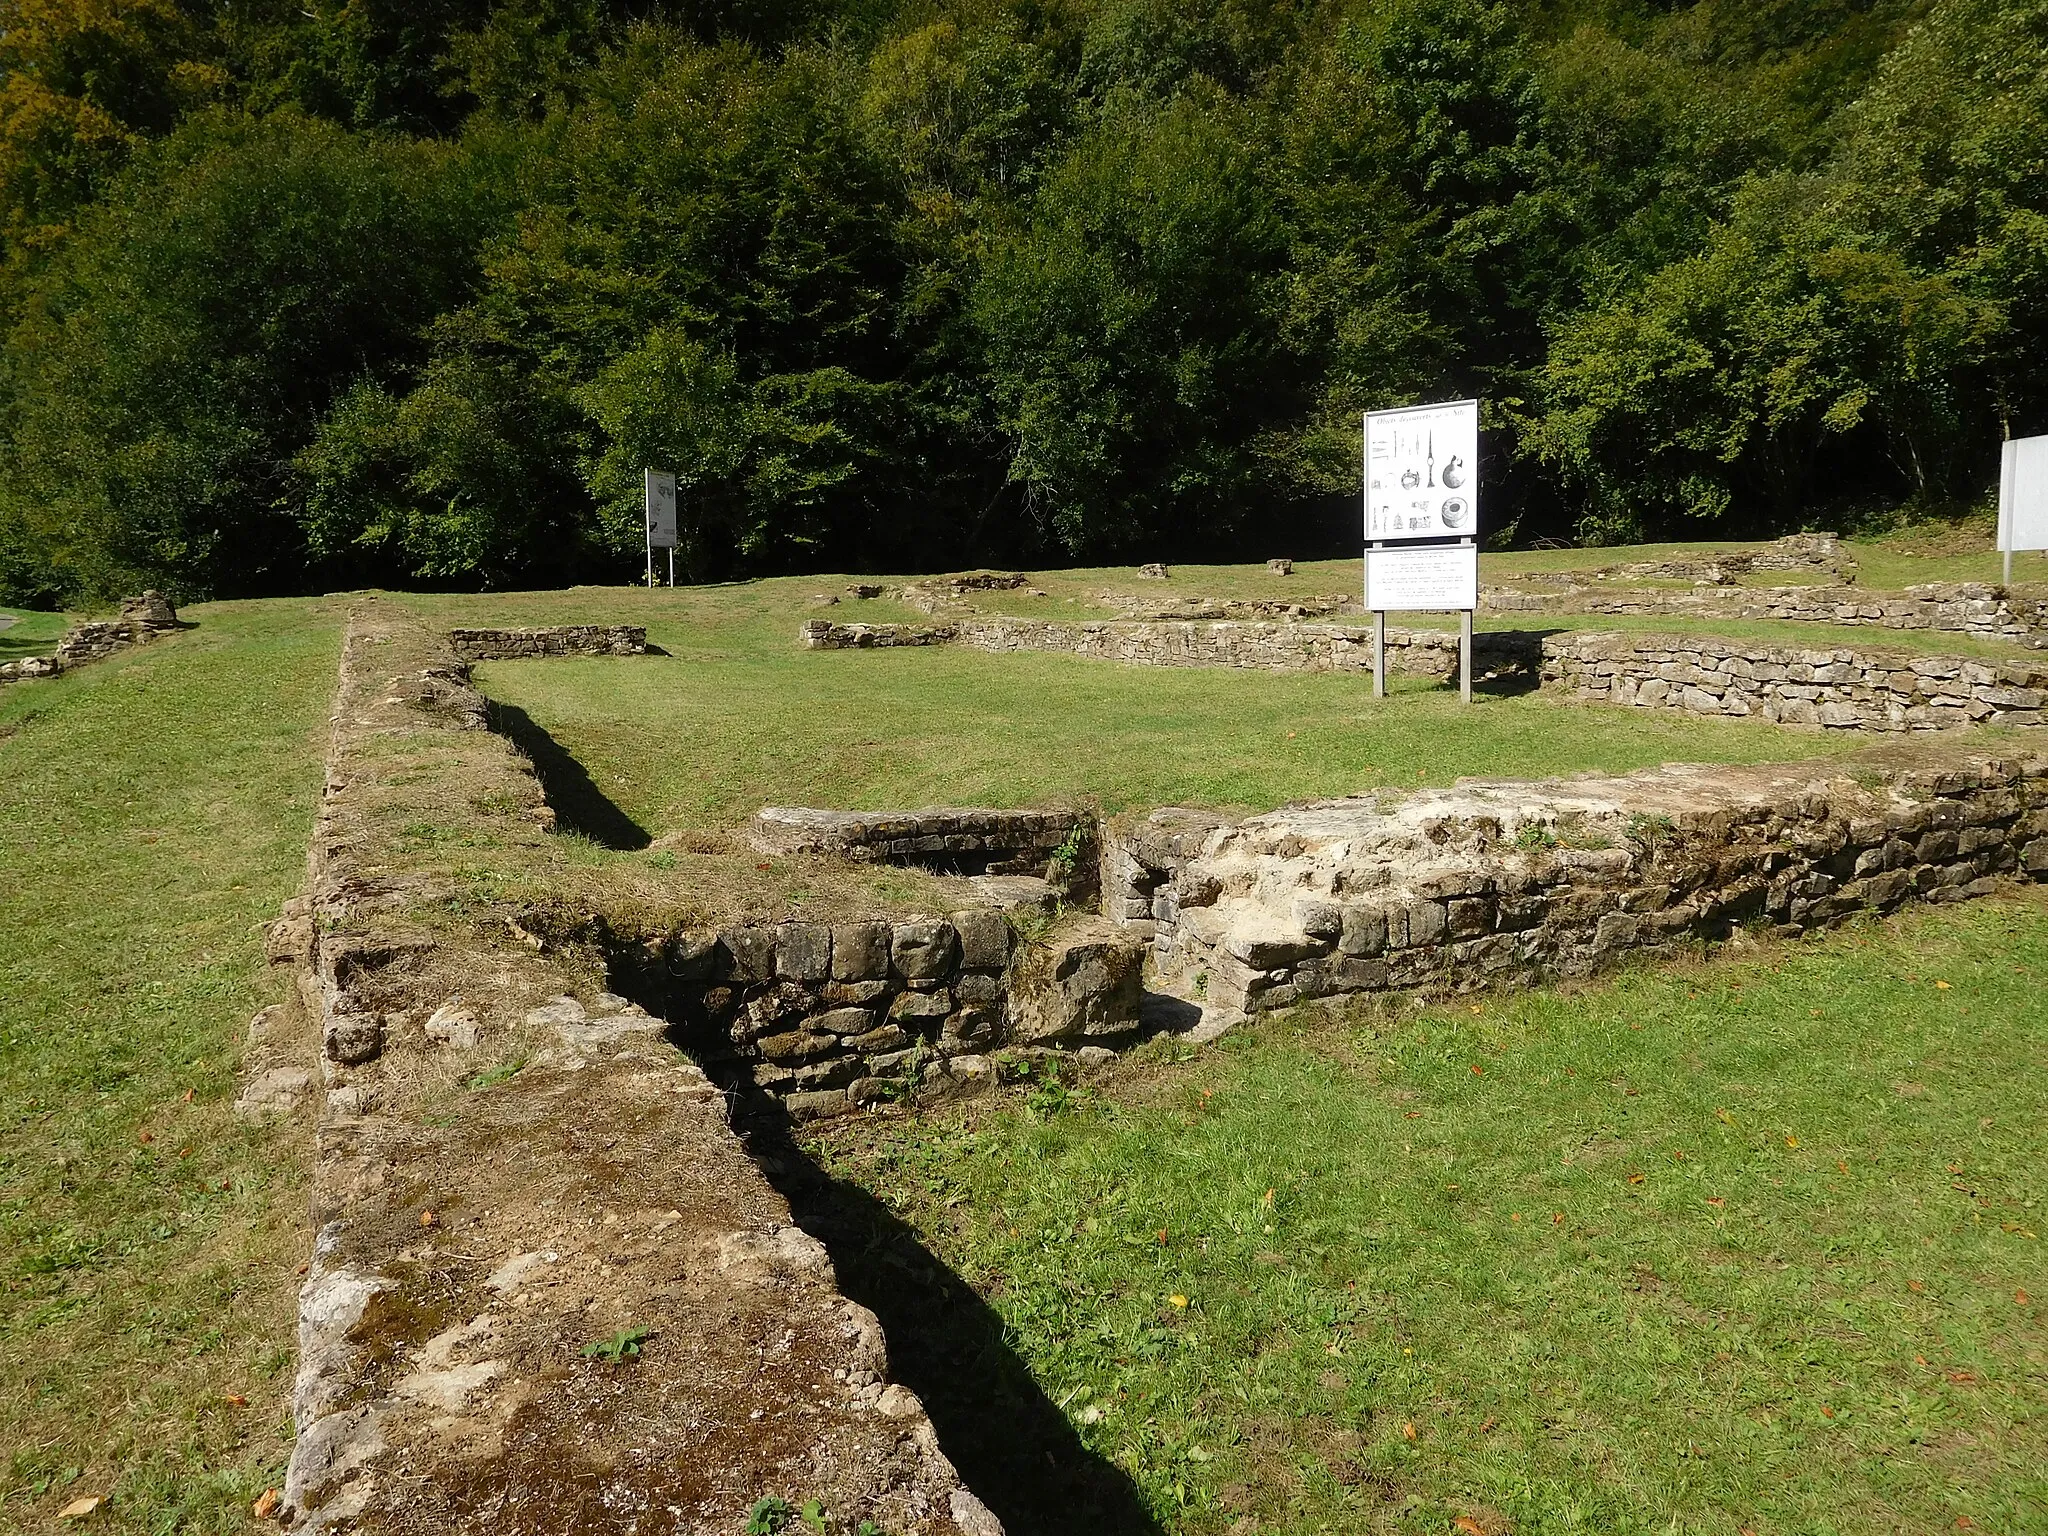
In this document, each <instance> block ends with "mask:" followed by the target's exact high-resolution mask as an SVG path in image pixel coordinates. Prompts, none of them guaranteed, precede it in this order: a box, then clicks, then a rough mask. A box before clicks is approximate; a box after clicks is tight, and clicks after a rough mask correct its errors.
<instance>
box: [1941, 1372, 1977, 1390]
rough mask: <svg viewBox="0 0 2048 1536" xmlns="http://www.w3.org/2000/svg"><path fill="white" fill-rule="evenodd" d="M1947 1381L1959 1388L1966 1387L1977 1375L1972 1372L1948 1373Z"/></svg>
mask: <svg viewBox="0 0 2048 1536" xmlns="http://www.w3.org/2000/svg"><path fill="white" fill-rule="evenodd" d="M1948 1379H1949V1380H1950V1381H1952V1382H1954V1383H1955V1384H1956V1385H1957V1386H1959V1387H1967V1386H1969V1385H1970V1383H1971V1382H1973V1381H1975V1380H1976V1379H1977V1373H1976V1372H1974V1371H1950V1372H1949V1373H1948Z"/></svg>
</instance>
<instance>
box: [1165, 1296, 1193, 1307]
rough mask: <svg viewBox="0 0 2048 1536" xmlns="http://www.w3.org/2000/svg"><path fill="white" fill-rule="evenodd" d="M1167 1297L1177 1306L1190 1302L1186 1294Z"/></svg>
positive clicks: (1183, 1305)
mask: <svg viewBox="0 0 2048 1536" xmlns="http://www.w3.org/2000/svg"><path fill="white" fill-rule="evenodd" d="M1166 1299H1167V1300H1168V1301H1170V1302H1172V1303H1173V1304H1174V1305H1175V1306H1176V1307H1185V1306H1187V1304H1188V1299H1187V1297H1185V1296H1169V1297H1167V1298H1166Z"/></svg>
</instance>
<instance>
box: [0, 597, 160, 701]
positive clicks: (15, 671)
mask: <svg viewBox="0 0 2048 1536" xmlns="http://www.w3.org/2000/svg"><path fill="white" fill-rule="evenodd" d="M182 628H184V626H183V625H182V624H181V623H179V621H178V611H177V609H175V608H173V607H172V606H171V602H170V599H169V598H167V597H165V596H164V595H163V593H161V592H157V591H154V590H152V591H148V592H144V593H143V594H142V595H141V596H140V597H129V598H123V599H122V601H121V616H120V617H119V618H117V619H89V620H86V621H84V622H83V623H78V624H74V625H72V626H71V629H70V632H69V633H67V634H66V635H65V636H64V638H63V639H62V640H60V641H58V642H57V650H56V653H55V654H54V655H51V656H28V657H24V658H23V659H22V660H20V661H7V662H0V683H21V682H29V681H32V680H34V679H37V678H46V677H58V676H61V675H62V674H64V673H65V672H68V671H70V670H71V669H72V668H73V667H82V666H85V665H87V664H89V663H91V662H95V661H105V660H106V659H107V658H108V657H109V656H112V655H114V654H116V653H117V652H120V651H125V650H127V649H128V648H129V647H130V646H134V645H147V644H148V643H149V642H150V641H152V640H154V639H156V638H157V637H158V636H160V635H167V634H171V633H173V632H175V631H177V630H179V629H182Z"/></svg>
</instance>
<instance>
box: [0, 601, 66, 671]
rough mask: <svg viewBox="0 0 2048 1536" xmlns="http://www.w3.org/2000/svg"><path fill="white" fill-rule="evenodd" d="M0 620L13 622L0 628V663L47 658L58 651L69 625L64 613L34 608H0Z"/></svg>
mask: <svg viewBox="0 0 2048 1536" xmlns="http://www.w3.org/2000/svg"><path fill="white" fill-rule="evenodd" d="M0 618H5V619H13V620H14V622H13V623H12V624H9V625H7V626H6V627H5V628H0V661H19V660H21V659H22V657H24V656H47V655H48V654H49V653H50V652H52V651H54V650H55V649H56V648H57V642H58V641H59V640H61V639H62V638H63V637H64V630H65V627H66V625H67V623H68V622H69V621H68V617H67V616H66V615H65V614H61V613H41V612H38V611H36V610H35V609H32V608H0Z"/></svg>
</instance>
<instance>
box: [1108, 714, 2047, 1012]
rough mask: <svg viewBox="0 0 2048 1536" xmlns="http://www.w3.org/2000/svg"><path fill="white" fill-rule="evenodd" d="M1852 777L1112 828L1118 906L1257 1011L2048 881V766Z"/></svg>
mask: <svg viewBox="0 0 2048 1536" xmlns="http://www.w3.org/2000/svg"><path fill="white" fill-rule="evenodd" d="M1816 770H1818V771H1816ZM1838 771H1839V770H1838V769H1836V768H1835V767H1834V765H1814V764H1807V765H1803V767H1802V765H1793V766H1792V767H1790V768H1778V769H1724V768H1712V769H1710V768H1692V767H1669V768H1665V769H1659V770H1651V771H1648V772H1645V773H1642V774H1636V775H1631V776H1627V777H1625V778H1620V779H1585V780H1577V781H1554V782H1551V783H1539V784H1515V783H1491V782H1471V783H1465V784H1460V785H1459V786H1457V787H1456V788H1454V789H1451V790H1443V791H1417V792H1416V793H1414V794H1412V795H1409V796H1406V797H1404V798H1403V799H1402V800H1401V801H1400V802H1399V803H1398V804H1397V805H1394V806H1390V807H1388V808H1386V809H1385V810H1382V809H1381V808H1380V807H1379V806H1378V805H1377V804H1376V803H1375V802H1373V801H1371V800H1369V799H1367V800H1357V801H1339V802H1326V803H1324V804H1321V805H1316V806H1309V807H1304V808H1296V809H1293V810H1289V811H1279V812H1274V813H1272V814H1270V815H1268V816H1262V817H1253V818H1251V819H1249V820H1247V821H1244V822H1241V823H1230V822H1226V821H1223V820H1221V819H1219V818H1217V817H1214V816H1211V815H1208V814H1206V813H1200V812H1189V811H1162V812H1155V813H1154V814H1153V815H1152V816H1151V817H1149V818H1133V819H1128V820H1126V821H1124V822H1121V823H1118V824H1115V825H1113V826H1112V827H1110V828H1108V829H1106V831H1105V838H1104V852H1103V900H1104V907H1105V910H1107V911H1108V912H1109V913H1111V915H1112V917H1113V919H1114V920H1115V921H1116V922H1118V923H1119V924H1120V925H1121V926H1123V927H1124V928H1125V929H1126V931H1128V932H1131V933H1132V934H1134V935H1136V936H1138V937H1142V938H1146V939H1149V940H1150V942H1151V943H1152V945H1153V948H1154V964H1155V966H1156V968H1157V970H1158V971H1159V973H1160V974H1161V975H1162V976H1164V977H1166V978H1169V979H1170V981H1171V982H1172V984H1173V985H1174V987H1175V989H1176V990H1178V991H1181V992H1183V994H1184V995H1196V996H1199V997H1201V998H1202V999H1203V1000H1204V1001H1205V1002H1206V1003H1208V1004H1209V1005H1210V1006H1213V1007H1220V1008H1225V1009H1241V1010H1244V1011H1247V1012H1256V1011H1259V1010H1263V1009H1270V1008H1279V1007H1285V1006H1287V1005H1289V1004H1292V1003H1296V1002H1301V1001H1305V1000H1308V999H1312V998H1319V997H1329V996H1335V995H1339V994H1347V993H1379V992H1407V991H1414V992H1420V993H1429V994H1436V995H1445V994H1452V993H1462V992H1469V991H1474V990H1478V989H1482V988H1492V989H1499V988H1509V987H1527V986H1534V985H1538V984H1541V983H1543V982H1545V981H1548V980H1552V979H1554V978H1558V977H1574V976H1585V975H1589V974H1591V973H1593V972H1595V971H1597V970H1600V969H1603V968H1605V967H1607V966H1609V965H1612V964H1613V963H1615V962H1617V961H1619V960H1621V959H1623V958H1624V957H1626V956H1629V955H1646V956H1668V955H1670V954H1671V953H1673V951H1674V950H1675V949H1676V947H1677V946H1678V945H1680V944H1681V943H1683V942H1686V941H1692V940H1719V939H1725V938H1728V937H1729V936H1730V935H1731V933H1733V932H1734V931H1735V929H1736V928H1738V927H1740V926H1742V925H1745V924H1752V923H1753V924H1767V925H1771V926H1773V927H1775V928H1776V929H1777V930H1778V931H1780V932H1781V933H1785V934H1797V933H1802V932H1805V931H1806V930H1808V929H1813V928H1820V927H1824V926H1827V925H1830V924H1834V923H1838V922H1841V921H1843V920H1844V919H1846V918H1848V917H1850V916H1851V915H1853V914H1856V913H1860V912H1886V911H1890V910H1892V909H1893V908H1895V907H1897V906H1899V905H1901V904H1903V903H1905V902H1907V901H1911V900H1916V899H1917V900H1924V901H1933V902H1944V901H1961V900H1966V899H1969V898H1972V897H1977V896H1983V895H1988V894H1990V893H1991V892H1993V891H1994V890H1996V889H1997V888H1998V886H1999V884H2000V882H2001V881H2003V880H2008V879H2019V880H2044V879H2048V757H2042V756H2028V757H2024V758H2018V759H2008V760H2000V759H1998V758H1995V757H1990V756H1986V755H1967V754H1959V755H1957V756H1955V757H1954V758H1953V759H1951V760H1950V761H1949V762H1948V763H1947V764H1946V765H1944V766H1934V767H1921V768H1913V769H1905V770H1900V771H1895V772H1890V773H1884V772H1878V771H1870V770H1866V777H1867V778H1869V779H1871V780H1872V782H1871V783H1870V784H1869V785H1867V786H1866V785H1865V784H1863V783H1859V782H1857V781H1856V780H1853V779H1846V778H1841V777H1825V776H1823V775H1824V774H1827V773H1831V772H1838Z"/></svg>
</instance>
